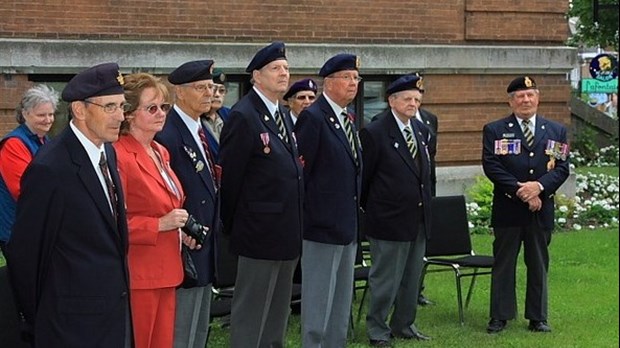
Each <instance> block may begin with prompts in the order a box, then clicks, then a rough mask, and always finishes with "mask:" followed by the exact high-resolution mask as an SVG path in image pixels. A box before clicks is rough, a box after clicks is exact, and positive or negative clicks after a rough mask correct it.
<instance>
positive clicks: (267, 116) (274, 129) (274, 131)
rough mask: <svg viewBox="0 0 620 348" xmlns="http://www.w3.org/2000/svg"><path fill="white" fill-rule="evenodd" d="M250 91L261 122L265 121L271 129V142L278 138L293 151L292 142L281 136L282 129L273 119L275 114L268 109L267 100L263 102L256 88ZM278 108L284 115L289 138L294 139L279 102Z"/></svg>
mask: <svg viewBox="0 0 620 348" xmlns="http://www.w3.org/2000/svg"><path fill="white" fill-rule="evenodd" d="M249 93H250V96H251V97H252V104H253V105H254V106H255V109H256V112H257V113H258V114H259V117H260V119H261V122H263V124H264V125H265V127H267V129H269V131H270V132H271V136H270V137H269V141H270V142H271V141H273V139H278V140H279V141H280V142H281V143H282V145H284V147H285V148H286V149H287V150H288V151H289V152H291V150H292V149H291V147H290V144H288V143H287V142H286V141H284V139H282V138H281V137H280V130H279V129H278V125H277V124H276V122H275V120H274V119H273V116H272V115H271V113H270V112H269V109H267V105H265V102H263V100H262V99H261V97H260V96H259V95H258V94H257V93H256V91H254V89H252V90H251V91H250V92H249ZM278 110H279V111H280V115H281V116H282V118H283V120H284V128H286V131H287V132H288V138H289V140H290V141H293V140H292V135H291V129H290V127H288V124H287V123H288V122H286V117H285V114H284V113H282V109H281V107H280V105H279V104H278Z"/></svg>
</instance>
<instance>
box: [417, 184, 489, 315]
mask: <svg viewBox="0 0 620 348" xmlns="http://www.w3.org/2000/svg"><path fill="white" fill-rule="evenodd" d="M431 204H432V212H433V213H432V227H431V228H432V234H431V239H430V240H428V241H427V243H426V255H425V257H424V267H423V269H422V279H421V281H422V282H423V281H424V277H425V276H426V274H427V273H432V272H441V271H450V270H452V271H453V272H454V277H455V280H456V293H457V301H458V310H459V319H460V321H461V325H463V324H464V323H465V320H464V318H463V295H462V290H461V278H464V277H471V283H470V284H469V290H468V291H467V299H466V301H465V308H467V307H468V306H469V301H470V300H471V296H472V290H473V289H474V285H475V283H476V277H477V276H479V275H486V274H491V270H492V268H493V261H494V259H493V256H488V255H476V254H475V253H474V250H473V249H472V245H471V238H470V234H469V221H468V218H467V207H466V205H465V197H464V196H462V195H461V196H445V197H433V200H432V202H431Z"/></svg>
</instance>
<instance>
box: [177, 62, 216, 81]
mask: <svg viewBox="0 0 620 348" xmlns="http://www.w3.org/2000/svg"><path fill="white" fill-rule="evenodd" d="M212 72H213V61H212V60H210V59H205V60H194V61H191V62H187V63H183V64H181V65H180V66H179V67H178V68H176V69H174V70H173V71H172V72H171V73H170V75H168V81H170V83H172V84H173V85H182V84H184V83H190V82H194V81H202V80H211V79H212V78H213V75H211V73H212Z"/></svg>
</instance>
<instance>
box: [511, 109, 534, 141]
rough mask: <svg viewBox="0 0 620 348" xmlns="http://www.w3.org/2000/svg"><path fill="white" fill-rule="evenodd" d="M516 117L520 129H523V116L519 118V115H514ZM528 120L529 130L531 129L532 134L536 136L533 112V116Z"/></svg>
mask: <svg viewBox="0 0 620 348" xmlns="http://www.w3.org/2000/svg"><path fill="white" fill-rule="evenodd" d="M515 116H516V117H517V121H518V122H519V127H521V129H523V120H524V119H523V118H520V117H519V116H517V115H515ZM529 120H530V125H529V127H530V130H531V131H532V135H534V136H536V114H534V116H532V117H530V118H529Z"/></svg>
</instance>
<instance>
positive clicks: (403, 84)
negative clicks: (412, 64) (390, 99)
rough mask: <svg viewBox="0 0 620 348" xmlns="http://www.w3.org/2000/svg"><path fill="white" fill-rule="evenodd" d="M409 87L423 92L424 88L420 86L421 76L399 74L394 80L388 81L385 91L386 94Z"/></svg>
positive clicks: (408, 88)
mask: <svg viewBox="0 0 620 348" xmlns="http://www.w3.org/2000/svg"><path fill="white" fill-rule="evenodd" d="M410 89H417V90H418V91H420V92H422V93H423V92H424V88H423V87H422V76H419V75H418V74H415V75H404V76H401V77H399V78H398V79H396V81H394V82H392V83H390V85H389V86H388V88H387V90H386V92H385V93H386V94H387V95H392V94H394V93H396V92H400V91H407V90H410Z"/></svg>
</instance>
